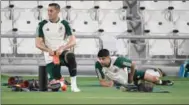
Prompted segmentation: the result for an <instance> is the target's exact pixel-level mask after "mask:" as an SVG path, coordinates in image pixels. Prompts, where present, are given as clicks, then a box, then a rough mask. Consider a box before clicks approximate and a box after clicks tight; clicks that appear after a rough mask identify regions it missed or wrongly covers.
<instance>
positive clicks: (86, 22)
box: [71, 11, 99, 33]
mask: <svg viewBox="0 0 189 105" xmlns="http://www.w3.org/2000/svg"><path fill="white" fill-rule="evenodd" d="M76 14H77V16H76ZM72 16H73V17H72ZM75 16H76V18H75ZM71 18H72V20H73V22H71V23H72V28H73V29H75V31H76V32H92V33H93V32H96V31H97V30H98V27H99V25H98V22H97V21H93V20H92V19H91V17H90V13H87V12H78V13H77V12H76V11H75V12H71ZM74 18H75V19H74Z"/></svg>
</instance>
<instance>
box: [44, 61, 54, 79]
mask: <svg viewBox="0 0 189 105" xmlns="http://www.w3.org/2000/svg"><path fill="white" fill-rule="evenodd" d="M53 69H54V64H53V63H49V64H47V65H46V70H47V73H48V75H49V81H51V80H53V79H55V77H54V72H53Z"/></svg>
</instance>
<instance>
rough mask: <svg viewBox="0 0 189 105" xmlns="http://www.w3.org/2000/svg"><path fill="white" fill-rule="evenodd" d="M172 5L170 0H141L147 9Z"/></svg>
mask: <svg viewBox="0 0 189 105" xmlns="http://www.w3.org/2000/svg"><path fill="white" fill-rule="evenodd" d="M169 5H170V2H169V1H158V0H157V2H155V0H154V1H141V2H140V6H144V7H145V8H146V9H147V10H164V9H166V8H167V7H168V6H169Z"/></svg>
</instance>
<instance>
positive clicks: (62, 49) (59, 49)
mask: <svg viewBox="0 0 189 105" xmlns="http://www.w3.org/2000/svg"><path fill="white" fill-rule="evenodd" d="M63 51H64V47H63V46H61V47H59V48H58V50H56V55H61V54H62V52H63Z"/></svg>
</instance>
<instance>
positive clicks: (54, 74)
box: [46, 51, 68, 80]
mask: <svg viewBox="0 0 189 105" xmlns="http://www.w3.org/2000/svg"><path fill="white" fill-rule="evenodd" d="M66 52H67V51H64V52H63V53H62V54H61V55H60V57H59V59H60V65H55V64H54V63H53V62H52V63H49V64H47V65H46V70H47V72H48V75H49V80H52V79H60V78H61V77H62V76H61V66H67V67H68V65H67V64H66V62H65V60H64V56H65V53H66Z"/></svg>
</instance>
